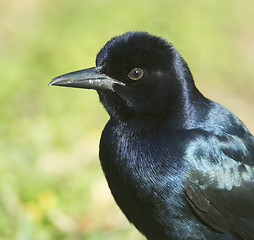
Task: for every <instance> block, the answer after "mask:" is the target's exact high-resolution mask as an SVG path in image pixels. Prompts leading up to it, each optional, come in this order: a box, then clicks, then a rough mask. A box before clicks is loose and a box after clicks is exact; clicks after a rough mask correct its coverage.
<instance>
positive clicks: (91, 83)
mask: <svg viewBox="0 0 254 240" xmlns="http://www.w3.org/2000/svg"><path fill="white" fill-rule="evenodd" d="M49 85H56V86H65V87H76V88H87V89H96V90H97V91H98V94H99V97H100V100H101V102H102V104H103V105H104V106H105V108H106V110H107V111H108V112H109V114H110V115H111V117H115V118H118V119H129V118H131V117H132V116H133V115H135V116H137V115H140V116H158V115H160V114H165V113H166V112H168V111H170V110H171V109H173V107H174V108H175V107H177V106H176V105H179V104H181V103H182V101H183V100H184V99H186V98H187V97H188V96H187V95H188V92H190V91H191V89H193V88H195V86H194V82H193V79H192V76H191V73H190V71H189V69H188V67H187V64H186V63H185V61H184V60H183V59H182V58H181V56H180V55H179V53H178V52H177V51H176V50H175V49H174V47H173V46H172V44H170V43H168V42H167V41H166V40H165V39H162V38H160V37H157V36H154V35H151V34H148V33H146V32H127V33H125V34H123V35H121V36H118V37H114V38H113V39H111V40H110V41H108V42H107V43H106V44H105V46H104V47H103V48H102V49H101V50H100V52H99V53H98V54H97V58H96V67H93V68H88V69H85V70H80V71H76V72H71V73H67V74H64V75H61V76H59V77H56V78H54V79H53V81H52V82H51V83H50V84H49ZM179 106H180V105H179Z"/></svg>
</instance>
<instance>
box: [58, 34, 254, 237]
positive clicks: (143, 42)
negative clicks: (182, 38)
mask: <svg viewBox="0 0 254 240" xmlns="http://www.w3.org/2000/svg"><path fill="white" fill-rule="evenodd" d="M135 68H138V69H139V71H141V73H142V75H140V76H141V77H140V78H137V79H135V76H134V78H130V77H129V76H130V75H129V73H130V72H131V71H132V70H133V69H135ZM94 69H95V70H94V71H95V72H96V74H97V75H98V69H99V71H100V73H101V78H100V79H103V81H104V83H105V84H104V86H109V87H108V89H104V88H105V87H104V88H103V89H102V88H101V87H98V85H96V84H95V85H94V88H95V89H97V91H98V94H99V97H100V101H101V102H102V104H103V105H104V107H105V109H106V110H107V111H108V113H109V115H110V120H109V121H108V123H107V125H106V126H105V129H104V130H103V133H102V137H101V142H100V161H101V165H102V168H103V171H104V173H105V176H106V179H107V181H108V184H109V187H110V189H111V192H112V194H113V196H114V198H115V200H116V202H117V204H118V205H119V207H120V208H121V210H122V211H123V213H124V214H125V215H126V217H127V218H128V219H129V221H130V222H132V223H133V224H134V225H135V226H136V227H137V228H138V229H139V230H140V231H141V232H142V233H143V234H144V235H145V236H146V237H147V238H148V239H149V240H167V239H170V240H173V239H175V240H177V239H181V240H184V239H186V240H187V239H194V240H195V239H196V240H200V239H204V240H215V239H217V240H233V239H244V240H253V239H254V138H253V136H252V135H251V133H250V132H249V130H248V129H247V128H246V127H245V126H244V124H243V123H242V122H241V121H240V120H239V119H238V118H237V117H236V116H235V115H234V114H233V113H231V112H230V111H229V110H228V109H226V108H225V107H223V106H221V105H220V104H218V103H215V102H213V101H211V100H209V99H207V98H205V97H204V96H203V95H202V94H201V93H200V92H199V91H198V89H197V88H196V86H195V84H194V81H193V78H192V75H191V72H190V70H189V68H188V66H187V64H186V63H185V61H184V60H183V59H182V57H181V56H180V54H179V53H178V52H177V51H176V50H175V49H174V47H173V46H172V44H169V43H168V42H167V41H166V40H164V39H161V38H159V37H157V36H154V35H150V34H148V33H145V32H128V33H125V34H123V35H121V36H118V37H115V38H113V39H112V40H110V41H109V42H108V43H106V45H105V46H104V47H103V48H102V49H101V51H100V52H99V53H98V55H97V59H96V68H94ZM97 75H96V77H97ZM103 76H105V77H103ZM96 77H94V79H93V78H91V77H90V78H89V79H88V78H84V79H82V82H81V83H80V82H79V87H80V86H82V84H83V86H84V88H87V81H88V80H89V81H91V83H93V81H94V82H95V78H96ZM109 78H110V79H111V81H110V80H109ZM61 81H62V78H61ZM106 81H108V82H106ZM89 83H90V82H89ZM53 85H61V84H60V83H58V80H57V79H56V80H55V82H54V83H53ZM62 85H63V84H62ZM66 86H68V85H66ZM72 87H73V82H72ZM89 87H91V85H89Z"/></svg>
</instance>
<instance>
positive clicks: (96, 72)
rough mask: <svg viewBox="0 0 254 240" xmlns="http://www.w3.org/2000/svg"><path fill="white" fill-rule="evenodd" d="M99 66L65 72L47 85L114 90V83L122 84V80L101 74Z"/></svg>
mask: <svg viewBox="0 0 254 240" xmlns="http://www.w3.org/2000/svg"><path fill="white" fill-rule="evenodd" d="M100 71H101V67H92V68H87V69H84V70H80V71H75V72H71V73H66V74H63V75H61V76H58V77H56V78H54V79H53V80H52V81H51V82H50V83H49V86H51V85H55V86H63V87H73V88H86V89H95V90H110V91H113V92H114V88H113V86H114V85H115V84H117V85H122V86H124V85H125V84H124V83H123V82H120V81H118V80H115V79H113V78H110V77H108V76H107V75H105V74H102V73H101V72H100Z"/></svg>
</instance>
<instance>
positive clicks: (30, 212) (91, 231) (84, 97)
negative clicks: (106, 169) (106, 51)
mask: <svg viewBox="0 0 254 240" xmlns="http://www.w3.org/2000/svg"><path fill="white" fill-rule="evenodd" d="M253 7H254V3H253V2H252V1H250V0H247V1H245V2H244V3H240V2H239V1H223V2H221V1H220V2H219V1H207V0H195V1H192V2H191V3H186V2H183V1H163V0H158V1H151V0H148V1H147V0H146V1H144V0H140V1H134V0H130V1H125V2H124V1H116V0H108V1H106V0H96V1H91V0H86V1H80V0H78V1H67V0H63V1H60V0H56V1H51V2H50V1H42V0H36V1H33V2H32V1H28V0H25V1H22V2H19V1H16V0H12V1H5V2H1V3H0V9H1V10H0V56H1V57H0V66H1V68H0V73H1V91H0V116H1V117H0V124H1V129H0V136H1V138H0V215H1V218H0V240H9V239H14V240H33V239H36V240H48V239H54V240H55V239H56V240H57V239H59V240H60V239H61V240H62V239H64V240H76V239H87V240H93V239H105V240H107V239H110V240H114V239H123V240H128V239H144V238H143V237H142V236H141V235H140V234H139V233H138V232H137V231H136V230H135V229H134V227H132V226H131V225H130V224H129V223H128V221H127V220H126V219H125V217H124V216H123V214H122V213H121V212H120V210H119V209H118V207H117V206H116V204H115V203H114V201H113V199H112V196H111V194H110V192H109V190H108V188H107V185H106V181H105V179H104V176H103V173H102V171H101V169H100V165H99V161H98V143H99V138H100V133H101V131H102V129H103V127H104V125H105V123H106V121H107V119H108V116H107V114H106V113H105V111H104V110H103V108H102V107H101V106H100V104H99V102H98V97H97V95H96V93H95V92H93V91H85V90H78V89H65V88H54V87H48V86H47V84H48V83H49V81H50V79H51V78H52V77H54V76H57V75H59V74H62V73H65V72H69V71H73V70H77V69H82V68H84V67H89V66H93V65H94V59H95V56H96V53H97V52H98V50H99V49H100V48H101V47H102V46H103V45H104V43H105V42H106V41H107V40H109V39H110V38H111V37H113V36H114V35H118V34H121V33H123V32H125V31H128V30H145V31H149V32H152V33H154V34H157V35H160V36H163V37H166V38H168V39H169V41H172V42H173V43H174V45H175V46H176V48H177V49H178V50H179V51H180V52H181V53H182V55H183V57H184V58H185V59H186V60H187V62H188V63H189V65H190V67H191V69H192V72H193V74H194V76H195V79H196V83H197V85H198V86H199V88H200V89H201V90H202V92H204V93H205V95H207V96H208V97H210V98H212V99H214V100H216V101H219V102H221V103H223V104H224V105H226V106H227V107H228V108H230V109H231V110H233V111H234V112H235V113H236V114H237V115H238V116H239V117H240V118H241V119H242V120H243V121H244V122H245V123H246V125H247V126H248V127H249V128H250V129H251V130H252V132H253V130H254V123H253V117H254V111H253V100H254V97H253V90H254V81H253V76H254V70H253V66H252V65H253V64H252V63H253V62H254V59H253V56H254V54H253V52H254V45H253V39H254V33H253V30H252V28H253V24H252V23H253V21H254V16H253V14H252V12H251V9H253Z"/></svg>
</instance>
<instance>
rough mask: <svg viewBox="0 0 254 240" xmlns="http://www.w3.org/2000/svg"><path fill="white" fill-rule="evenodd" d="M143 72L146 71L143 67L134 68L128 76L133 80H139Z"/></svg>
mask: <svg viewBox="0 0 254 240" xmlns="http://www.w3.org/2000/svg"><path fill="white" fill-rule="evenodd" d="M143 74H144V71H143V70H142V69H141V68H134V69H132V70H131V71H130V72H129V74H128V76H129V78H130V79H132V80H139V79H140V78H142V77H143Z"/></svg>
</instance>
